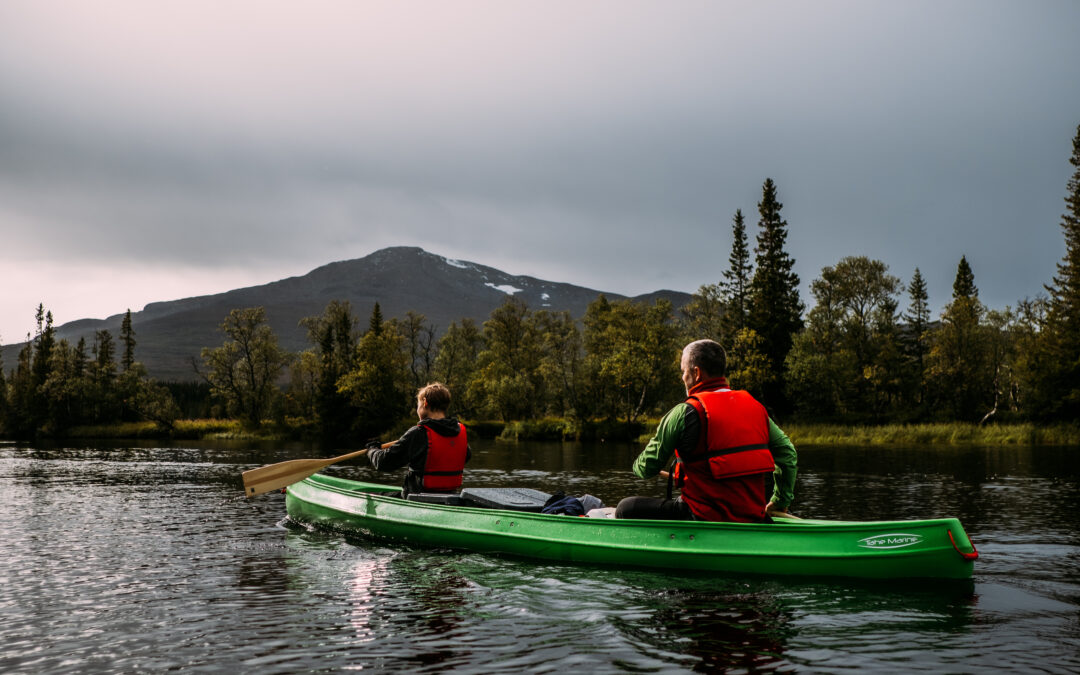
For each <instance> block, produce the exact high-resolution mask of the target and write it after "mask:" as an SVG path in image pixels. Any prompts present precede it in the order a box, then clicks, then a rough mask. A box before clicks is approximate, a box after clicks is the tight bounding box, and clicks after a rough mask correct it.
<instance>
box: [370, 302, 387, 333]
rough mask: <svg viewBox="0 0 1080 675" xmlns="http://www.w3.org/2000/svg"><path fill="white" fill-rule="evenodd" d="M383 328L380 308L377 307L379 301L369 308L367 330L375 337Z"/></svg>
mask: <svg viewBox="0 0 1080 675" xmlns="http://www.w3.org/2000/svg"><path fill="white" fill-rule="evenodd" d="M382 329H383V316H382V309H381V308H380V307H379V303H377V302H376V303H375V307H373V308H372V310H371V318H370V319H369V320H368V332H369V333H373V334H374V335H375V336H376V337H378V336H379V335H381V334H382Z"/></svg>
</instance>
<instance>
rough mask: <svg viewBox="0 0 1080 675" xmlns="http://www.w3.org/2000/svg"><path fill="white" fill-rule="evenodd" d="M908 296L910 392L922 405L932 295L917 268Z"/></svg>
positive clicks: (924, 390) (908, 288) (907, 340)
mask: <svg viewBox="0 0 1080 675" xmlns="http://www.w3.org/2000/svg"><path fill="white" fill-rule="evenodd" d="M907 292H908V297H910V298H911V304H909V305H908V311H907V312H906V313H905V314H904V320H905V321H906V322H907V324H908V325H907V330H906V332H905V339H904V342H903V346H904V351H905V353H906V355H907V357H908V359H910V363H912V364H913V365H912V371H913V372H912V373H911V375H910V377H909V378H908V380H909V387H908V390H907V391H908V392H909V394H910V396H911V397H912V398H913V399H914V402H915V404H916V405H921V404H922V401H923V399H924V397H925V395H926V389H925V386H924V383H923V379H924V377H925V373H926V354H927V351H928V347H927V342H926V340H927V331H928V330H929V329H930V305H929V300H930V296H929V294H928V293H927V292H926V281H925V280H923V276H922V272H920V271H919V268H918V267H916V268H915V274H913V275H912V276H911V283H910V284H908V287H907Z"/></svg>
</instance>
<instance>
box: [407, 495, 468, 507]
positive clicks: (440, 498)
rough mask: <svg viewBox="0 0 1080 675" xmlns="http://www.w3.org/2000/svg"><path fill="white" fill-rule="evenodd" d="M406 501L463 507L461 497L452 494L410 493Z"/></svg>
mask: <svg viewBox="0 0 1080 675" xmlns="http://www.w3.org/2000/svg"><path fill="white" fill-rule="evenodd" d="M406 499H408V500H409V501H410V502H423V503H424V504H446V505H447V506H464V505H465V500H464V499H462V498H461V495H459V494H457V493H454V492H410V493H409V496H408V497H406Z"/></svg>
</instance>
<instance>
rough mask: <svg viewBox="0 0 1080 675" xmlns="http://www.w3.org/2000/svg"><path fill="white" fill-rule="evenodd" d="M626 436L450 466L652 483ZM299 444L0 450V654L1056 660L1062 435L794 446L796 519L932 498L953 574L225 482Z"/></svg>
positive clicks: (1066, 453)
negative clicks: (858, 569) (653, 541)
mask: <svg viewBox="0 0 1080 675" xmlns="http://www.w3.org/2000/svg"><path fill="white" fill-rule="evenodd" d="M636 452H637V448H636V447H629V446H622V445H577V444H565V445H560V444H521V445H501V444H495V443H492V442H475V443H474V457H473V461H472V462H471V463H470V465H469V467H468V469H467V471H466V481H467V482H468V484H469V485H472V486H521V487H535V488H539V489H543V490H546V491H548V492H553V491H556V490H563V491H565V492H567V493H568V494H583V493H590V494H593V495H595V496H597V497H600V498H601V499H603V500H604V501H605V502H607V503H608V504H611V505H613V504H614V503H616V502H617V501H618V499H619V498H620V497H623V496H626V495H630V494H654V495H660V494H662V492H663V490H664V485H663V484H662V483H661V482H660V481H658V480H657V481H641V480H638V479H636V478H635V477H634V476H633V475H632V474H631V473H630V472H629V470H628V467H629V465H630V461H631V460H632V458H633V457H634V455H635V454H636ZM332 454H337V453H332ZM312 456H318V454H317V453H315V452H314V451H312V450H311V449H309V448H305V447H302V446H290V445H270V446H244V445H237V446H233V447H230V446H226V445H219V446H212V447H199V448H194V447H183V446H176V447H130V446H128V447H107V446H96V447H64V448H29V447H23V446H18V445H13V444H4V445H0V487H2V488H3V494H4V496H5V498H4V500H3V502H2V504H0V534H2V537H3V539H2V541H3V545H4V550H3V554H2V556H0V672H5V673H10V672H24V673H63V672H73V673H74V672H79V673H82V672H125V673H126V672H137V671H138V672H146V671H154V672H156V671H164V670H172V669H177V670H182V671H184V672H200V671H203V672H220V671H224V670H231V671H233V672H258V673H294V672H312V671H345V670H376V671H388V672H443V671H453V672H475V673H493V672H515V673H516V672H552V673H592V672H665V673H666V672H693V671H698V672H700V671H718V670H727V671H732V672H739V671H756V670H778V671H782V672H799V671H802V672H835V671H844V670H850V669H855V668H857V669H871V668H872V669H879V670H887V671H900V670H904V671H907V670H916V671H918V670H921V671H929V672H977V671H986V670H999V671H1021V672H1024V671H1026V672H1074V673H1075V672H1078V671H1080V448H1025V447H1019V448H1017V447H1010V448H992V449H984V448H959V449H958V448H927V449H921V448H920V449H889V450H884V449H870V450H865V449H858V448H846V449H832V448H814V447H804V448H801V449H800V474H799V480H798V484H797V489H796V503H795V505H794V507H793V510H794V511H795V512H796V513H798V514H800V515H802V516H806V517H815V518H835V519H851V520H880V519H904V518H931V517H939V516H957V517H959V518H960V520H961V522H962V523H963V524H964V526H965V528H966V529H967V531H968V533H969V534H970V535H971V538H972V539H973V541H974V542H975V544H976V546H977V547H978V549H979V552H980V554H981V557H980V558H979V560H978V561H976V567H975V577H974V580H973V582H972V583H970V584H967V583H961V584H930V583H925V582H910V583H903V584H897V583H880V582H879V583H870V582H855V581H844V580H830V581H812V580H805V579H803V580H785V579H770V578H740V577H734V576H732V577H723V576H711V575H703V574H677V573H668V572H665V571H663V570H610V569H601V568H595V567H583V566H573V565H558V564H549V563H537V562H530V561H522V560H512V559H505V558H499V557H494V556H487V555H480V554H473V553H462V552H451V551H431V550H421V549H412V548H408V547H404V546H388V545H386V544H381V543H375V542H369V541H364V540H345V539H343V538H342V537H340V536H336V535H328V534H322V533H318V532H308V531H307V530H305V529H303V528H300V527H297V526H294V525H293V526H290V524H289V523H288V522H286V520H285V518H284V515H285V506H284V497H283V495H281V494H279V493H275V494H270V495H265V496H262V497H256V498H253V499H247V498H245V497H243V496H242V493H241V488H240V472H241V471H243V470H245V469H249V468H253V467H256V466H261V465H264V464H269V463H272V462H276V461H281V460H284V459H290V458H296V457H312ZM329 471H330V472H332V473H337V474H340V475H345V476H349V477H354V478H360V479H365V480H380V479H382V480H385V481H386V482H393V483H397V482H399V481H400V475H394V476H392V477H389V478H387V477H386V476H385V475H384V476H378V475H376V474H375V473H374V472H372V471H371V470H370V469H361V468H355V467H349V466H342V467H335V468H334V469H331V470H329Z"/></svg>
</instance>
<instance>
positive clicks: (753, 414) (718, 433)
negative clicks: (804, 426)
mask: <svg viewBox="0 0 1080 675" xmlns="http://www.w3.org/2000/svg"><path fill="white" fill-rule="evenodd" d="M686 403H687V404H689V405H691V406H693V408H694V410H696V411H697V414H698V419H699V420H700V422H701V431H700V433H699V434H698V442H697V447H695V448H692V449H690V450H687V449H678V448H677V449H676V450H675V457H676V459H677V461H678V462H679V464H678V465H677V466H676V476H677V477H678V479H679V483H680V485H681V487H682V499H683V501H685V502H686V503H687V505H688V506H689V507H690V510H691V511H693V512H694V515H696V516H697V517H698V518H701V519H702V520H710V521H727V520H732V519H739V520H743V519H747V520H762V519H764V517H765V499H764V480H763V477H764V474H766V473H770V472H772V470H773V469H774V468H775V467H774V463H773V457H772V453H771V452H770V451H769V414H768V413H767V412H766V411H765V407H764V406H762V405H761V404H760V403H758V402H757V401H756V400H755V399H754V397H753V396H751V395H750V394H748V393H747V392H745V391H732V390H730V389H726V388H724V389H720V390H718V391H717V390H713V391H695V392H693V393H692V394H691V395H690V396H689V397H688V398H687V399H686ZM735 479H743V480H735ZM747 480H753V481H754V483H753V485H749V484H748V483H747ZM759 482H760V483H761V485H760V489H758V486H757V483H759ZM751 501H752V502H753V503H749V502H751ZM759 501H760V504H758V503H757V502H759ZM751 514H752V515H751Z"/></svg>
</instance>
